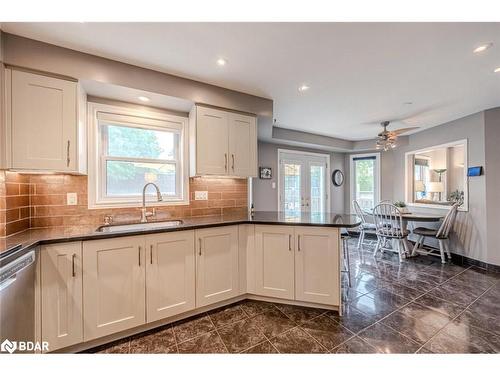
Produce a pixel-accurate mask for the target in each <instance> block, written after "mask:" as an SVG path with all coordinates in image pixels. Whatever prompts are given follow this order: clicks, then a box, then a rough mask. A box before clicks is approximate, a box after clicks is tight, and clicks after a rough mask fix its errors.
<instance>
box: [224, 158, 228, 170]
mask: <svg viewBox="0 0 500 375" xmlns="http://www.w3.org/2000/svg"><path fill="white" fill-rule="evenodd" d="M224 170H225V171H226V172H227V154H224Z"/></svg>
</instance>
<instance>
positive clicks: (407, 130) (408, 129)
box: [391, 126, 419, 135]
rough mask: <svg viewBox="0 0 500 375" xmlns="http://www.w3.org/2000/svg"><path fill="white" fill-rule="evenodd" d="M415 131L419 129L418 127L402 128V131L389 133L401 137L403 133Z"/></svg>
mask: <svg viewBox="0 0 500 375" xmlns="http://www.w3.org/2000/svg"><path fill="white" fill-rule="evenodd" d="M416 129H419V127H418V126H416V127H412V128H403V129H397V130H392V131H391V133H392V134H394V135H401V134H403V133H407V132H409V131H412V130H416Z"/></svg>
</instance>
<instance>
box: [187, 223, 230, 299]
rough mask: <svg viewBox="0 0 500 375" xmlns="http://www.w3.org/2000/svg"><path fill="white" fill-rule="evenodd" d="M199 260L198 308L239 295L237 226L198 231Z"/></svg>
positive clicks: (197, 250)
mask: <svg viewBox="0 0 500 375" xmlns="http://www.w3.org/2000/svg"><path fill="white" fill-rule="evenodd" d="M196 260H197V262H196V265H197V268H196V272H197V278H196V307H201V306H206V305H210V304H212V303H216V302H219V301H223V300H226V299H228V298H231V297H235V296H237V295H238V294H239V289H238V288H239V285H238V282H239V280H238V226H236V225H235V226H227V227H220V228H209V229H201V230H197V231H196Z"/></svg>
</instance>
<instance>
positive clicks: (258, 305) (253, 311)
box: [240, 300, 276, 317]
mask: <svg viewBox="0 0 500 375" xmlns="http://www.w3.org/2000/svg"><path fill="white" fill-rule="evenodd" d="M240 306H241V308H242V309H243V311H244V312H245V314H247V315H248V316H249V317H253V316H255V315H259V314H262V313H264V312H266V311H270V310H275V309H276V307H275V306H274V305H273V304H272V303H270V302H263V301H253V300H245V301H243V302H242V303H241V304H240Z"/></svg>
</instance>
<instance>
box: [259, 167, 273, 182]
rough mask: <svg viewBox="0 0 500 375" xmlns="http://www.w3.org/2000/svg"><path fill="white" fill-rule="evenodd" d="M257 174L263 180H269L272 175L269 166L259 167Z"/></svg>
mask: <svg viewBox="0 0 500 375" xmlns="http://www.w3.org/2000/svg"><path fill="white" fill-rule="evenodd" d="M259 176H260V178H261V179H263V180H270V179H271V178H272V177H273V173H272V169H271V168H270V167H259Z"/></svg>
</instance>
